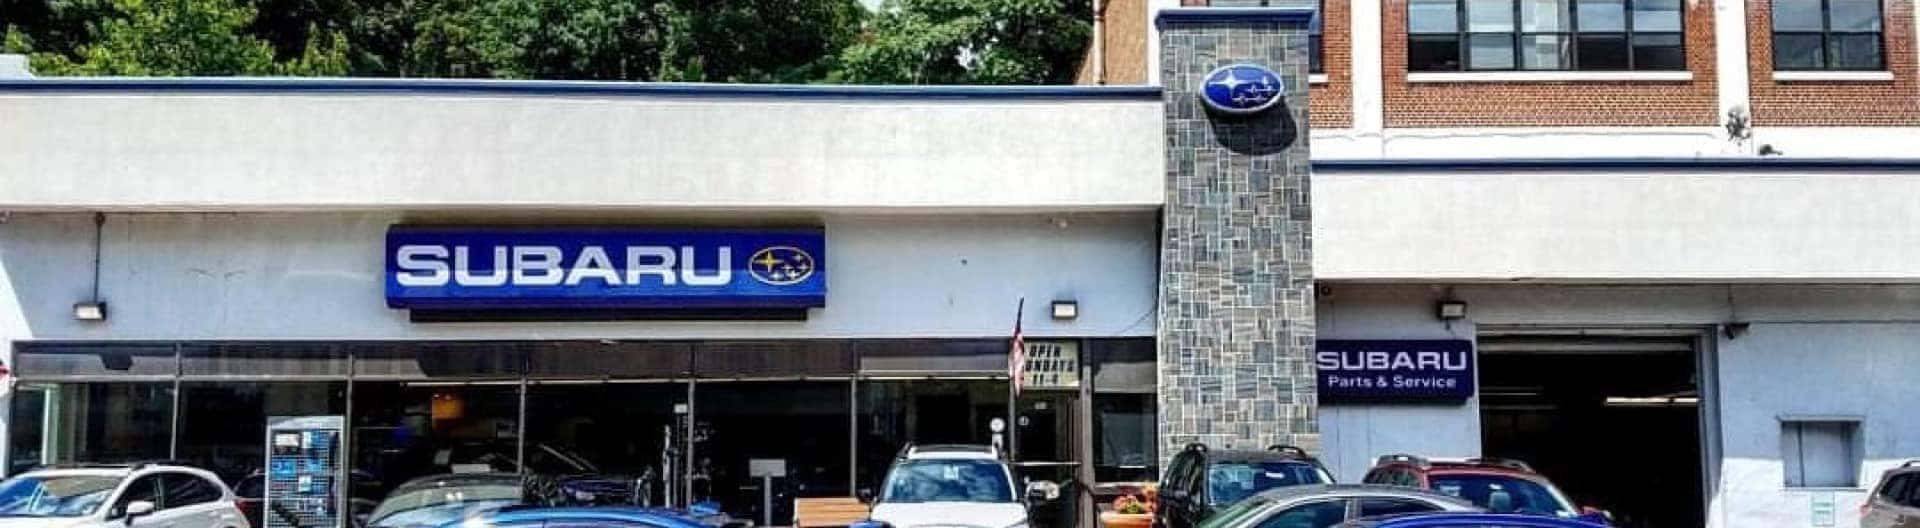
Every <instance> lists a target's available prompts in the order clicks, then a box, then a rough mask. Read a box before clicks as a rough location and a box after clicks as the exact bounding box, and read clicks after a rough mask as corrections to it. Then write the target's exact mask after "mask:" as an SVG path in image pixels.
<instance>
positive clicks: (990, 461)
mask: <svg viewBox="0 0 1920 528" xmlns="http://www.w3.org/2000/svg"><path fill="white" fill-rule="evenodd" d="M1049 484H1050V483H1046V482H1035V483H1033V484H1032V485H1031V486H1030V487H1029V488H1028V490H1029V491H1028V492H1027V493H1026V496H1025V497H1023V496H1022V495H1017V494H1015V492H1014V490H1015V487H1014V482H1013V470H1012V468H1010V467H1008V466H1007V463H1006V461H1004V460H1001V459H1000V455H999V453H998V451H997V450H995V449H994V448H992V447H989V446H977V445H926V446H916V445H908V446H907V447H906V448H904V449H901V450H900V455H899V456H898V457H896V458H895V459H894V461H893V466H892V467H890V468H888V469H887V477H886V480H885V481H883V483H882V484H881V486H880V487H881V490H880V495H879V497H870V498H868V499H869V500H870V502H871V503H872V504H873V511H872V512H871V513H870V514H868V515H869V517H870V519H872V520H873V521H874V522H876V523H885V524H886V525H891V526H893V527H894V528H914V527H918V526H975V527H985V528H1009V527H1018V528H1025V527H1026V526H1027V507H1028V503H1029V501H1031V500H1040V499H1045V498H1052V497H1043V496H1041V495H1045V490H1046V489H1047V486H1048V485H1049Z"/></svg>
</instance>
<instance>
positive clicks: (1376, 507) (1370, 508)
mask: <svg viewBox="0 0 1920 528" xmlns="http://www.w3.org/2000/svg"><path fill="white" fill-rule="evenodd" d="M1430 511H1440V508H1439V507H1437V506H1434V505H1432V504H1427V503H1425V502H1420V501H1414V500H1406V499H1389V498H1384V497H1363V498H1361V499H1360V516H1361V517H1376V516H1381V515H1397V514H1402V513H1420V512H1430Z"/></svg>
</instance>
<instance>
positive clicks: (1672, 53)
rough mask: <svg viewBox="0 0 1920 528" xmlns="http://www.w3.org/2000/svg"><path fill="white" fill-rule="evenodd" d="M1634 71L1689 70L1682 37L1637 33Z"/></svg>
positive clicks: (1634, 45) (1675, 34)
mask: <svg viewBox="0 0 1920 528" xmlns="http://www.w3.org/2000/svg"><path fill="white" fill-rule="evenodd" d="M1584 51H1585V50H1582V52H1584ZM1633 69H1636V70H1684V69H1687V52H1686V48H1685V47H1684V46H1682V45H1681V44H1680V35H1679V34H1678V33H1653V34H1646V33H1635V34H1634V35H1633Z"/></svg>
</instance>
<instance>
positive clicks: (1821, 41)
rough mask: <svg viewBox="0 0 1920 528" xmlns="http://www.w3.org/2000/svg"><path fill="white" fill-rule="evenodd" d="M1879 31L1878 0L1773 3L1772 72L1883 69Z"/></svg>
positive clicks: (1810, 0)
mask: <svg viewBox="0 0 1920 528" xmlns="http://www.w3.org/2000/svg"><path fill="white" fill-rule="evenodd" d="M1880 32H1881V25H1880V0H1774V2H1773V69H1776V70H1880V69H1885V68H1886V66H1887V64H1886V58H1885V56H1884V54H1883V53H1882V51H1881V48H1880V43H1881V42H1882V40H1881V38H1882V37H1881V35H1880Z"/></svg>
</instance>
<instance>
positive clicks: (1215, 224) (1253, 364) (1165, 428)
mask: <svg viewBox="0 0 1920 528" xmlns="http://www.w3.org/2000/svg"><path fill="white" fill-rule="evenodd" d="M1300 3H1301V7H1297V8H1294V7H1268V8H1252V9H1228V8H1178V9H1167V10H1163V11H1161V13H1160V17H1159V20H1157V21H1156V23H1157V24H1159V28H1160V38H1161V46H1160V53H1161V60H1160V67H1161V72H1160V73H1161V76H1160V78H1161V80H1162V84H1163V85H1164V87H1165V91H1164V94H1165V95H1164V96H1163V97H1164V100H1165V104H1166V135H1167V141H1166V145H1167V156H1166V164H1167V174H1166V186H1167V187H1166V188H1167V202H1166V209H1165V211H1164V213H1163V214H1164V219H1165V225H1164V227H1163V230H1162V232H1161V237H1162V239H1161V250H1160V266H1161V282H1160V331H1159V346H1160V361H1159V363H1160V369H1159V381H1160V389H1159V390H1160V409H1159V413H1160V424H1159V427H1160V441H1161V446H1162V449H1161V460H1162V462H1163V466H1162V467H1164V462H1165V461H1166V460H1167V459H1168V458H1170V457H1171V456H1172V455H1173V454H1175V453H1177V452H1179V449H1180V448H1181V447H1183V446H1185V445H1186V444H1188V443H1190V442H1203V443H1206V444H1207V445H1208V446H1211V447H1214V448H1225V447H1233V448H1245V449H1260V448H1265V447H1267V446H1269V445H1272V444H1277V443H1287V444H1294V445H1298V446H1300V447H1303V448H1306V449H1307V450H1309V451H1313V452H1318V451H1319V447H1320V446H1319V443H1320V442H1319V439H1320V434H1319V432H1320V428H1319V424H1318V421H1317V420H1316V418H1315V416H1314V415H1315V409H1316V407H1317V404H1316V402H1315V393H1314V378H1313V376H1314V370H1313V362H1312V361H1311V358H1310V356H1311V354H1312V351H1313V342H1314V313H1313V309H1314V304H1313V239H1312V233H1313V229H1312V215H1311V208H1310V207H1309V206H1308V199H1309V197H1310V196H1311V195H1310V194H1309V193H1308V190H1307V182H1308V178H1307V171H1308V163H1307V68H1308V55H1307V54H1308V53H1309V46H1308V24H1309V22H1310V21H1311V18H1312V16H1313V6H1314V0H1301V2H1300ZM1236 64H1245V65H1251V66H1253V68H1247V69H1239V68H1236V69H1234V70H1236V71H1239V72H1243V73H1235V72H1226V73H1222V72H1221V71H1220V70H1217V69H1218V68H1221V67H1224V66H1229V65H1236ZM1263 69H1264V70H1265V71H1264V72H1263ZM1263 73H1264V75H1263ZM1275 75H1277V77H1279V79H1280V80H1281V81H1283V82H1282V83H1280V84H1282V85H1284V89H1283V90H1282V93H1284V94H1285V98H1284V99H1283V100H1281V101H1279V102H1277V103H1275V104H1273V105H1272V106H1271V107H1268V108H1266V109H1265V110H1264V111H1259V112H1257V113H1247V114H1234V113H1228V112H1226V111H1222V110H1217V109H1215V108H1214V107H1210V106H1209V105H1206V104H1203V102H1202V98H1203V97H1204V93H1205V92H1206V91H1207V89H1208V88H1207V86H1208V85H1209V84H1210V83H1209V81H1210V80H1211V81H1212V83H1211V84H1214V85H1216V89H1223V90H1227V91H1228V92H1229V93H1231V90H1234V89H1236V86H1240V85H1243V84H1244V83H1246V82H1258V81H1260V80H1262V79H1268V80H1270V78H1271V77H1272V76H1275ZM1229 84H1231V85H1229ZM1271 86H1272V84H1271V83H1268V84H1264V85H1262V86H1261V87H1262V88H1263V89H1265V88H1266V87H1271ZM1253 98H1254V99H1255V101H1254V102H1257V98H1258V92H1256V93H1255V94H1254V96H1253ZM1217 100H1218V99H1216V101H1217ZM1228 110H1243V111H1244V110H1245V109H1235V108H1228Z"/></svg>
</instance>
